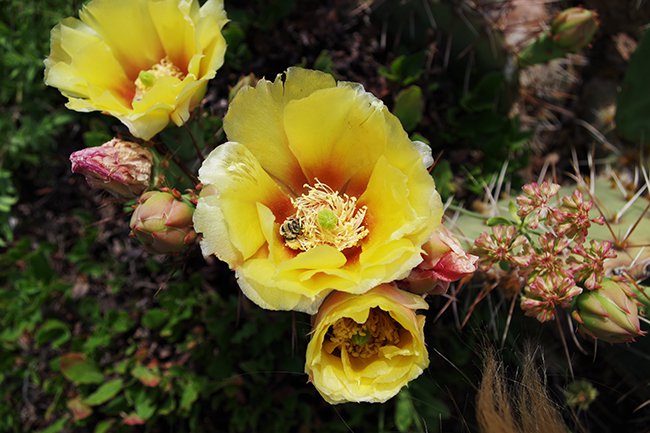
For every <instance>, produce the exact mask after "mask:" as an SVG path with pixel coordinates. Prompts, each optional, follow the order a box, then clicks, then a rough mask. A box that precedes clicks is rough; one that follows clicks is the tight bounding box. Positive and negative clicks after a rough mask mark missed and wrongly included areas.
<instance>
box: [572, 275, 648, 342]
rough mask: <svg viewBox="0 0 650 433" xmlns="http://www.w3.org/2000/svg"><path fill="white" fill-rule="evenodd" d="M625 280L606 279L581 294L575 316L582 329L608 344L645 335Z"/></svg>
mask: <svg viewBox="0 0 650 433" xmlns="http://www.w3.org/2000/svg"><path fill="white" fill-rule="evenodd" d="M627 289H628V288H627V287H626V286H625V283H623V282H618V281H614V280H612V279H609V278H606V279H604V280H603V282H602V283H601V287H600V288H599V289H596V290H591V291H585V292H584V293H582V294H581V295H580V296H578V297H577V299H576V303H575V305H574V307H573V312H572V313H571V316H572V317H573V318H574V319H575V320H576V322H578V323H579V324H580V326H579V330H580V332H582V333H583V334H587V335H590V336H591V337H593V338H600V339H601V340H604V341H607V342H608V343H625V342H630V341H634V338H635V337H637V336H640V335H643V334H644V332H643V331H641V327H640V325H639V316H638V311H637V306H636V304H635V303H634V301H633V300H632V299H631V298H630V296H629V295H628V293H627Z"/></svg>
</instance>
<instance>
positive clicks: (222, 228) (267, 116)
mask: <svg viewBox="0 0 650 433" xmlns="http://www.w3.org/2000/svg"><path fill="white" fill-rule="evenodd" d="M224 129H225V131H226V134H227V135H228V138H229V140H231V141H230V142H228V143H225V144H223V145H221V146H219V147H217V148H216V149H215V150H214V151H213V152H212V153H211V154H210V155H209V156H208V158H207V159H206V160H205V161H204V163H203V166H202V167H201V168H200V170H199V178H200V180H201V182H202V183H203V184H204V185H206V188H205V189H204V190H203V191H202V194H201V198H200V199H199V202H198V206H197V210H196V212H195V214H194V223H195V227H196V230H197V231H198V232H200V233H202V234H203V239H202V241H201V247H202V250H203V253H204V254H205V255H210V254H215V255H216V256H217V257H219V258H220V259H222V260H223V261H225V262H226V263H228V264H229V265H230V267H231V268H232V269H234V270H235V271H236V273H237V277H238V280H239V285H240V287H241V288H242V290H243V292H244V294H245V295H246V296H248V297H249V298H250V299H251V300H252V301H254V302H255V303H256V304H258V305H260V306H261V307H263V308H268V309H276V310H292V309H293V310H298V311H305V312H309V313H315V312H316V310H317V309H318V305H319V304H320V302H321V301H322V299H323V298H324V297H325V296H326V295H327V294H328V293H329V292H331V291H332V290H338V291H342V292H349V293H364V292H366V291H367V290H369V289H371V288H372V287H375V286H377V285H378V284H381V283H384V282H390V281H394V280H399V279H402V278H404V277H406V276H407V275H408V273H409V272H410V270H411V269H412V268H413V267H415V266H416V265H417V264H418V263H420V262H421V261H422V257H421V255H420V253H421V246H422V244H424V243H425V242H426V241H427V239H429V237H430V236H431V234H432V233H433V231H434V230H435V229H436V228H437V227H438V225H439V224H440V219H441V214H442V204H441V202H440V197H439V195H438V193H437V192H436V190H435V186H434V182H433V180H432V178H431V176H430V175H429V173H428V172H427V170H426V168H425V165H424V163H423V158H422V156H421V154H420V150H419V148H418V147H416V146H415V145H414V144H413V143H412V142H411V141H410V140H409V138H408V136H407V134H406V133H405V132H404V130H403V128H402V126H401V124H400V122H399V120H398V119H397V118H396V117H395V116H393V115H392V114H390V113H389V112H388V109H387V108H386V107H385V106H384V105H383V103H382V102H381V101H379V100H378V99H377V98H375V97H374V96H372V95H371V94H369V93H367V92H365V91H364V90H363V88H362V87H361V86H360V85H358V84H352V83H346V82H339V83H338V85H337V83H336V82H335V81H334V79H333V78H332V77H331V76H330V75H328V74H325V73H322V72H317V71H310V70H305V69H300V68H290V69H289V70H288V71H287V73H286V80H285V82H284V83H283V82H282V80H281V78H280V77H278V78H277V79H276V80H275V81H274V82H270V81H267V80H260V81H259V82H258V83H257V85H256V87H255V88H252V87H245V88H243V89H241V90H240V91H239V92H238V93H237V95H236V96H235V98H234V100H233V101H232V103H231V105H230V109H229V111H228V113H227V114H226V117H225V119H224Z"/></svg>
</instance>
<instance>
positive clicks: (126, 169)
mask: <svg viewBox="0 0 650 433" xmlns="http://www.w3.org/2000/svg"><path fill="white" fill-rule="evenodd" d="M156 160H157V158H154V154H153V152H152V151H151V150H149V149H148V148H146V147H143V146H141V145H139V144H137V143H133V142H130V141H125V140H122V139H119V138H114V139H112V140H110V141H108V142H107V143H104V144H102V145H101V146H96V147H89V148H86V149H82V150H79V151H77V152H74V153H73V154H72V155H70V161H71V163H72V171H73V172H74V173H80V174H83V175H84V176H85V177H86V181H87V182H88V184H89V185H90V186H91V187H92V188H94V189H98V190H101V191H106V192H108V193H110V194H112V195H113V196H115V197H116V198H117V199H122V200H124V201H126V200H129V199H135V198H137V200H136V203H135V205H134V206H133V207H134V212H133V215H132V217H131V223H130V227H131V236H132V237H134V238H136V239H137V240H138V241H140V242H141V243H142V244H143V246H144V248H145V249H146V250H147V251H149V252H152V253H155V254H177V253H180V252H182V251H183V250H185V249H186V248H187V246H188V245H191V244H192V243H194V241H195V240H196V236H197V235H196V232H195V231H194V228H193V223H192V215H193V213H194V208H195V207H196V200H197V195H196V192H195V191H194V190H188V193H187V194H185V195H181V193H180V192H179V191H177V190H175V189H169V188H160V190H159V191H154V190H150V191H149V189H150V188H152V186H153V185H152V180H151V178H152V171H154V168H155V165H156V164H155V161H156ZM164 162H165V161H162V163H163V164H161V165H164ZM163 179H164V176H163ZM197 188H199V186H197Z"/></svg>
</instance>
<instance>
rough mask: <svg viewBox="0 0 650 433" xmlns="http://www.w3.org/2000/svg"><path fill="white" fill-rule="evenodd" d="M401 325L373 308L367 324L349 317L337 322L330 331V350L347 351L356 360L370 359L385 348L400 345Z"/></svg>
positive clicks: (382, 311) (385, 313)
mask: <svg viewBox="0 0 650 433" xmlns="http://www.w3.org/2000/svg"><path fill="white" fill-rule="evenodd" d="M401 328H402V327H401V325H400V324H399V323H397V322H396V321H395V320H394V319H393V318H392V317H390V314H388V313H387V312H385V311H384V310H382V309H380V308H372V309H371V310H370V313H369V314H368V319H367V320H366V321H365V323H357V322H355V321H354V320H352V319H350V318H349V317H342V318H340V319H339V320H337V321H336V322H335V323H334V324H333V325H332V327H331V328H330V330H329V334H328V335H329V340H330V342H331V343H333V344H331V345H330V348H331V350H332V352H334V351H335V350H337V349H338V351H339V353H340V351H346V352H347V353H348V355H350V356H352V357H354V358H370V357H372V356H374V355H376V354H377V353H379V349H380V348H382V347H384V346H396V345H398V344H399V341H400V338H399V331H400V329H401Z"/></svg>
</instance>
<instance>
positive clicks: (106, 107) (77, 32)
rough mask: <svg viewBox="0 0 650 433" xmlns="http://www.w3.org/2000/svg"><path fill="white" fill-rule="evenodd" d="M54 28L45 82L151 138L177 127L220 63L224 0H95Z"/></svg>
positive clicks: (75, 106) (73, 102)
mask: <svg viewBox="0 0 650 433" xmlns="http://www.w3.org/2000/svg"><path fill="white" fill-rule="evenodd" d="M79 17H80V19H76V18H66V19H64V20H63V21H61V22H60V23H59V24H57V25H56V26H55V27H54V29H53V30H52V35H51V49H50V55H49V57H48V58H47V59H45V83H46V84H47V85H50V86H54V87H57V88H58V89H59V90H60V91H61V93H62V94H63V95H64V96H66V97H67V98H68V103H67V104H66V106H67V107H68V108H70V109H72V110H76V111H83V112H89V111H102V112H105V113H108V114H110V115H112V116H114V117H116V118H118V119H119V120H120V121H121V122H122V123H124V124H125V125H126V126H127V127H128V128H129V131H131V133H132V134H133V135H134V136H136V137H139V138H142V139H145V140H148V139H150V138H151V137H153V136H154V135H155V134H157V133H158V132H160V131H162V130H163V129H164V128H165V126H167V124H168V123H169V121H170V120H171V121H173V122H174V123H175V124H176V125H178V126H180V125H182V124H183V123H185V122H186V121H187V119H188V118H189V116H190V114H189V113H190V111H191V110H192V109H193V108H194V106H196V105H197V104H198V102H199V101H200V100H201V98H202V97H203V95H204V94H205V90H206V87H207V83H208V80H210V79H211V78H213V77H214V76H215V73H216V70H217V69H219V68H220V67H221V65H222V64H223V57H224V53H225V50H226V42H225V39H224V38H223V36H222V35H221V28H222V27H223V26H224V25H225V24H226V22H227V19H226V13H225V12H224V10H223V0H208V1H207V2H205V4H204V5H203V6H201V7H199V4H198V1H197V0H91V1H90V2H88V4H86V5H85V6H84V7H83V8H82V9H81V11H80V12H79Z"/></svg>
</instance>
